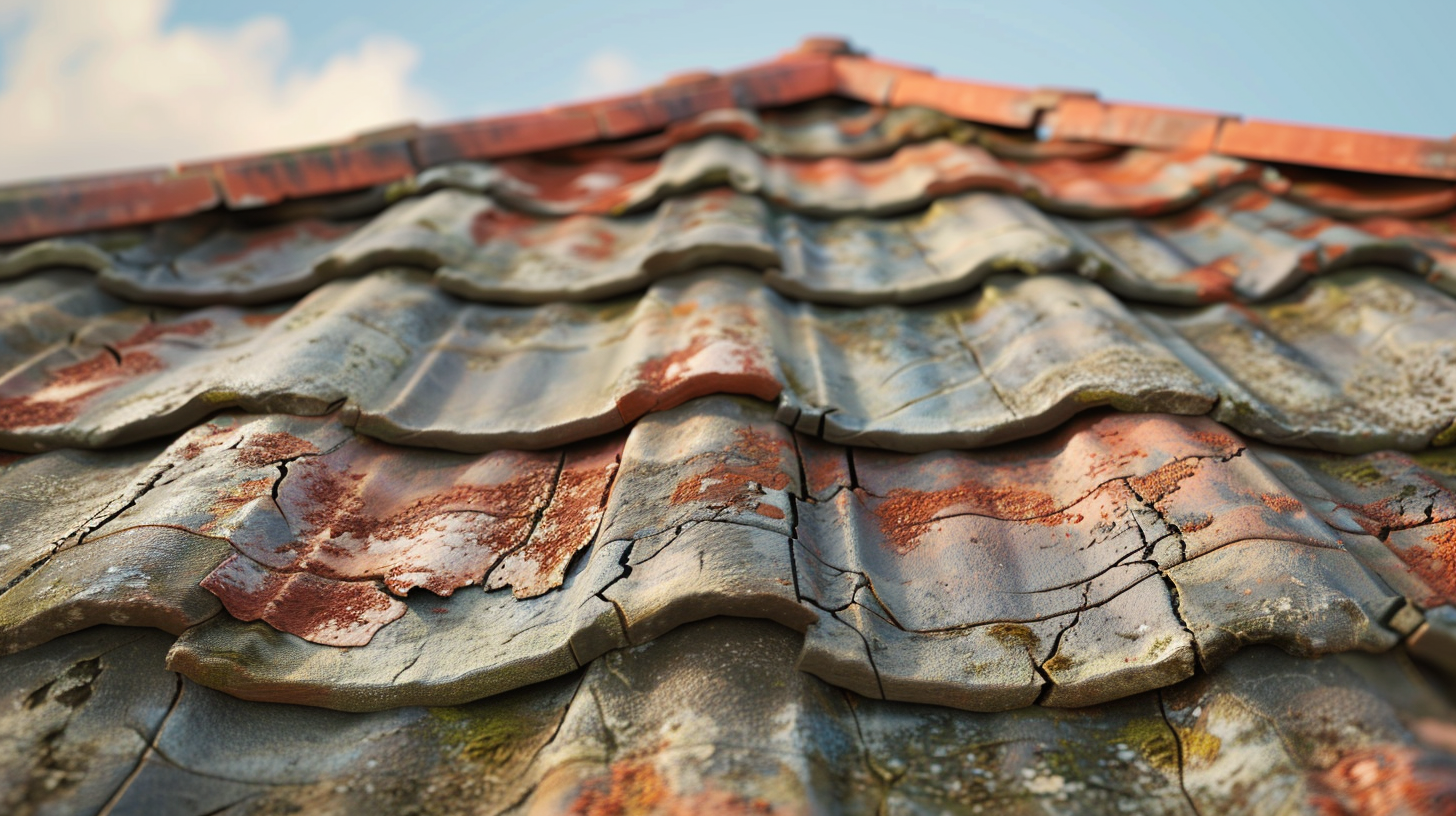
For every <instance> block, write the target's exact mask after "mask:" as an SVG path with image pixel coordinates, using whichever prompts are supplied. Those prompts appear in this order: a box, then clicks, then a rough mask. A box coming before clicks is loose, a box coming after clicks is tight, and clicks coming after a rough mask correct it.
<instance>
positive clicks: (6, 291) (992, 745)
mask: <svg viewBox="0 0 1456 816" xmlns="http://www.w3.org/2000/svg"><path fill="white" fill-rule="evenodd" d="M1453 156H1456V146H1453V144H1452V143H1450V142H1438V141H1432V140H1421V139H1414V138H1408V137H1395V136H1384V135H1374V134H1365V133H1356V132H1349V131H1334V130H1326V129H1319V128H1308V127H1303V126H1292V125H1279V124H1272V123H1261V122H1257V121H1243V120H1241V119H1239V118H1238V117H1236V116H1226V115H1215V114H1206V113H1198V112H1187V111H1176V110H1167V109H1154V108H1149V107H1145V106H1134V105H1124V104H1121V103H1107V102H1102V101H1100V100H1098V99H1096V97H1095V96H1094V95H1092V94H1090V93H1086V92H1074V91H1067V90H1047V89H1040V90H1032V89H1018V88H1009V87H999V86H987V85H981V84H975V83H967V82H960V81H955V80H946V79H941V78H938V77H935V76H933V75H932V74H930V73H929V72H926V71H922V70H919V69H912V68H907V67H903V66H898V65H894V64H890V63H886V62H882V61H878V60H873V59H870V58H868V57H866V56H864V55H862V54H858V53H856V52H854V51H853V50H852V49H850V48H849V47H848V45H847V44H845V43H843V42H842V41H838V40H833V39H826V38H816V39H810V40H807V41H805V43H804V44H803V45H802V46H801V47H800V49H799V50H797V51H795V52H792V53H790V54H786V55H783V56H781V57H780V58H778V59H776V60H774V61H772V62H769V63H765V64H762V65H758V66H753V67H750V68H747V69H744V70H741V71H736V72H732V73H729V74H725V75H722V76H713V75H704V74H694V75H690V76H684V77H680V78H677V79H674V80H670V81H669V82H668V83H666V84H665V85H663V86H661V87H658V88H653V89H649V90H647V91H644V92H642V93H640V94H634V95H630V96H624V97H619V98H615V99H609V100H603V101H598V102H591V103H586V104H582V105H576V106H570V107H564V108H557V109H552V110H549V111H543V112H539V113H532V114H524V115H519V116H513V117H506V118H496V119H487V120H480V121H475V122H467V123H460V124H455V125H448V126H443V127H434V128H419V127H413V126H412V127H409V128H402V129H397V130H391V131H389V132H385V133H378V134H372V135H369V136H365V137H360V138H359V139H356V140H354V141H351V142H349V143H346V144H340V145H333V146H327V147H321V148H315V149H310V150H305V151H297V152H293V153H287V154H279V155H274V156H267V157H251V158H241V159H232V160H225V161H218V162H206V163H198V164H192V165H184V166H182V167H180V168H176V169H168V170H161V171H156V172H147V173H139V174H127V175H120V176H113V177H105V178H96V179H81V180H65V181H57V182H52V183H48V184H42V185H31V186H28V187H24V188H13V189H11V190H10V191H7V192H0V243H5V244H6V246H5V247H4V248H0V369H3V371H4V373H3V374H0V449H4V450H6V451H10V453H8V454H4V458H3V459H0V521H3V523H0V530H3V531H4V532H0V654H3V655H4V656H3V657H0V665H3V666H4V668H3V669H0V696H3V697H5V699H6V700H8V701H10V702H11V703H13V705H9V706H0V721H3V722H4V726H5V727H4V732H5V733H9V734H13V735H16V736H15V739H14V742H13V748H5V749H0V802H3V803H4V806H5V807H6V808H9V809H10V810H12V811H15V812H22V813H31V812H35V813H42V812H92V811H97V810H105V812H116V813H122V812H138V813H142V812H146V813H152V812H173V811H176V812H189V813H199V814H201V813H211V812H223V811H227V812H252V813H263V812H273V811H274V810H278V809H284V810H287V809H289V808H299V807H302V808H305V809H309V810H318V811H320V812H332V811H338V812H346V811H359V810H370V811H393V810H400V809H402V808H404V807H405V806H406V804H408V805H409V806H410V807H415V808H417V809H418V810H419V811H420V812H440V813H455V812H477V811H478V810H479V809H481V808H484V809H485V812H491V813H508V812H509V813H526V812H530V813H547V812H574V813H581V814H624V813H676V812H734V813H762V812H775V813H777V812H784V813H800V812H802V813H839V812H856V811H855V808H863V811H864V812H866V813H877V814H878V813H884V812H902V811H903V812H919V811H920V810H931V809H950V810H953V811H956V810H959V811H965V812H976V808H982V809H986V808H994V809H996V810H997V812H1027V813H1030V812H1042V809H1043V808H1046V807H1051V808H1055V809H1071V810H1080V811H1083V812H1106V811H1107V810H1108V809H1110V808H1114V807H1117V806H1119V805H1120V803H1121V802H1132V803H1134V804H1135V806H1136V808H1137V810H1138V812H1147V813H1198V812H1202V813H1212V812H1229V813H1265V812H1276V810H1277V808H1280V807H1284V806H1285V804H1287V803H1295V804H1294V805H1293V806H1294V807H1296V809H1303V811H1304V812H1319V813H1345V812H1349V813H1408V812H1409V813H1427V812H1428V813H1444V812H1448V811H1449V809H1450V808H1451V807H1453V805H1452V803H1453V801H1456V700H1453V698H1452V695H1451V692H1450V689H1451V682H1452V678H1456V662H1453V660H1452V655H1453V654H1456V566H1453V564H1456V549H1453V544H1452V541H1453V540H1456V539H1453V538H1452V536H1453V532H1452V531H1453V529H1456V527H1453V525H1456V458H1453V457H1456V454H1453V453H1452V452H1451V449H1450V448H1447V447H1445V446H1446V445H1448V444H1450V443H1451V442H1453V441H1456V400H1453V398H1452V396H1451V388H1450V384H1451V383H1452V382H1456V378H1453V369H1452V366H1453V365H1456V302H1453V296H1456V237H1453V233H1456V230H1453V227H1456V220H1453V219H1456V163H1453ZM7 752H8V753H7ZM229 809H232V810H229ZM1279 812H1283V811H1279Z"/></svg>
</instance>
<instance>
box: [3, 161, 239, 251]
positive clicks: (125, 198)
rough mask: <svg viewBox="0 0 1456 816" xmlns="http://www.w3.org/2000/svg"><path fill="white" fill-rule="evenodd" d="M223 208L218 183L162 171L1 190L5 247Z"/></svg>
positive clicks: (193, 175)
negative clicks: (15, 243) (27, 241)
mask: <svg viewBox="0 0 1456 816" xmlns="http://www.w3.org/2000/svg"><path fill="white" fill-rule="evenodd" d="M217 204H218V194H217V188H216V187H214V186H213V183H212V180H211V179H210V178H208V177H207V176H204V175H199V174H196V173H172V172H169V171H166V170H156V171H149V172H139V173H126V174H118V175H110V176H97V177H93V178H79V179H66V180H62V181H52V182H43V183H40V184H28V185H25V186H22V187H12V188H10V189H7V190H0V244H8V243H11V242H14V241H24V240H30V239H34V238H43V237H46V236H49V235H59V234H61V233H66V232H80V231H82V230H93V229H106V228H109V227H124V226H129V225H131V224H143V223H147V222H149V221H160V220H162V219H166V218H180V217H182V216H184V215H190V214H192V213H195V212H201V211H203V210H209V209H212V208H213V207H216V206H217Z"/></svg>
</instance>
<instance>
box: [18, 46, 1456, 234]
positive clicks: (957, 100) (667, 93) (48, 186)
mask: <svg viewBox="0 0 1456 816" xmlns="http://www.w3.org/2000/svg"><path fill="white" fill-rule="evenodd" d="M832 96H843V97H847V98H850V99H855V100H858V101H861V102H865V103H867V104H873V105H884V106H888V107H904V106H910V105H918V106H922V107H927V108H931V109H934V110H938V111H940V112H941V113H945V114H947V115H950V116H954V117H956V118H959V119H964V120H967V121H970V122H973V123H978V124H986V125H992V126H999V127H1007V128H1015V129H1021V130H1037V131H1039V132H1041V133H1042V134H1043V135H1044V137H1045V138H1046V139H1048V140H1064V141H1080V142H1092V143H1103V144H1111V145H1118V146H1124V147H1141V148H1149V149H1156V150H1180V151H1185V150H1186V151H1198V152H1203V153H1209V154H1215V155H1223V156H1229V157H1234V158H1240V159H1245V160H1253V161H1263V162H1274V163H1286V164H1297V165H1305V166H1312V167H1317V168H1325V169H1332V170H1343V171H1353V172H1359V173H1371V174H1379V175H1387V176H1398V177H1407V178H1414V179H1430V180H1438V181H1444V180H1452V181H1456V140H1451V139H1448V140H1444V141H1443V140H1438V139H1431V138H1426V137H1420V136H1406V135H1399V134H1388V133H1380V132H1376V131H1367V130H1355V129H1347V128H1334V127H1324V126H1319V125H1303V124H1291V123H1284V122H1277V121H1272V120H1261V119H1251V120H1245V119H1243V118H1242V117H1241V116H1239V115H1237V114H1228V113H1218V112H1210V111H1198V110H1191V109H1185V108H1177V107H1166V106H1160V105H1148V104H1140V103H1125V102H1114V101H1105V100H1102V99H1099V98H1098V96H1097V94H1096V93H1095V92H1093V91H1085V90H1075V89H1063V88H1052V87H1041V88H1031V87H1024V86H1016V85H1002V84H996V83H989V82H976V81H971V80H962V79H954V78H947V77H942V76H938V75H936V74H935V73H934V72H933V71H931V70H930V69H926V68H919V67H914V66H910V65H904V64H900V63H896V62H892V61H888V60H879V59H875V58H872V57H870V56H868V55H866V54H864V53H861V52H858V51H856V50H855V49H854V48H853V47H852V46H851V45H850V44H849V42H848V40H845V39H843V38H838V37H829V36H811V37H808V38H806V39H805V40H804V41H803V42H802V43H801V44H800V45H799V47H798V48H796V49H794V50H791V51H788V52H785V53H783V54H781V55H779V56H778V57H776V58H773V59H771V60H768V61H765V62H759V63H754V64H751V65H748V66H746V67H743V68H738V69H734V70H731V71H727V72H724V73H721V74H718V73H712V72H706V71H695V72H689V73H685V74H677V75H674V76H672V77H668V78H667V79H666V80H665V81H664V82H662V83H659V84H657V85H653V86H649V87H648V88H645V89H643V90H641V91H638V92H635V93H629V94H621V95H617V96H612V97H606V98H601V99H595V100H587V101H584V102H577V103H571V104H566V105H559V106H553V107H548V108H541V109H538V110H535V111H527V112H523V113H512V114H504V115H500V116H490V117H481V118H475V119H467V120H462V121H458V122H453V123H444V124H438V125H430V126H421V125H419V124H416V123H406V124H402V125H396V126H390V127H386V128H382V129H378V130H373V131H366V132H363V133H359V134H356V135H354V136H352V137H350V138H348V139H346V140H341V141H337V142H327V143H322V144H317V145H311V146H305V147H299V148H290V149H284V150H279V151H270V152H264V153H255V154H248V155H241V156H232V157H223V158H217V159H205V160H199V161H188V162H181V163H179V164H177V165H175V166H173V167H157V168H147V169H141V170H132V171H123V172H116V173H101V174H96V175H89V176H80V177H73V178H65V179H55V180H40V181H32V182H22V183H20V184H16V185H4V186H0V244H6V243H12V242H18V241H23V240H30V239H35V238H41V237H45V236H49V235H57V234H64V233H68V232H79V231H84V230H91V229H104V228H112V227H123V226H132V225H136V224H143V223H148V222H153V221H159V220H165V219H169V218H178V217H181V216H185V215H190V214H193V213H197V212H201V211H203V210H208V209H212V208H215V207H217V206H219V205H220V204H221V205H225V206H226V207H227V208H228V209H233V210H241V209H251V208H255V207H262V206H268V205H271V204H278V203H281V202H283V201H287V200H290V199H298V198H309V197H314V196H323V195H331V194H336V193H343V192H348V191H352V190H360V189H365V188H368V187H372V186H375V185H380V184H388V183H391V182H395V181H399V180H401V179H404V178H408V177H410V176H412V175H414V174H415V173H417V172H419V171H421V170H423V169H426V168H428V167H431V166H434V165H437V164H441V163H444V162H448V161H460V160H471V159H475V160H480V159H485V160H489V159H498V158H505V157H508V156H519V155H526V154H530V153H538V152H542V151H546V150H554V149H559V148H563V147H571V146H577V145H583V144H589V143H591V142H596V141H602V140H613V139H622V138H628V137H632V136H640V135H644V134H647V133H653V132H657V131H660V130H663V129H664V128H667V127H668V126H670V125H672V124H675V123H677V122H682V121H684V120H688V119H691V118H693V117H695V116H698V115H700V114H703V113H708V112H711V111H714V110H723V109H749V110H754V109H762V108H774V107H782V106H785V105H792V104H797V103H801V102H807V101H810V100H813V99H819V98H824V97H832Z"/></svg>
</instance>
